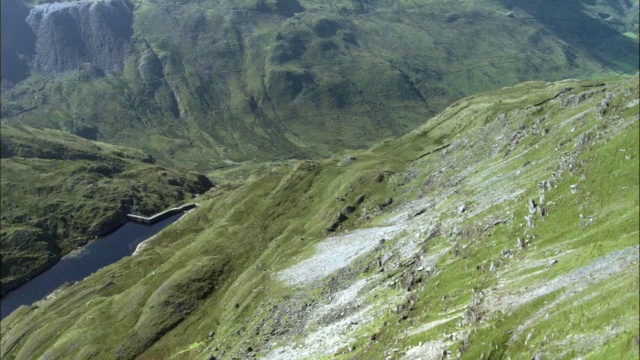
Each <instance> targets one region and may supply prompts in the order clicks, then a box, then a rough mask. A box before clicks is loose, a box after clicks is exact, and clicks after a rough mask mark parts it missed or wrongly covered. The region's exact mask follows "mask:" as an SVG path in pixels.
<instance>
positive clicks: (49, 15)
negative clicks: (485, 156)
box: [2, 0, 638, 171]
mask: <svg viewBox="0 0 640 360" xmlns="http://www.w3.org/2000/svg"><path fill="white" fill-rule="evenodd" d="M35 3H36V2H35V1H28V2H26V3H22V2H20V1H19V0H6V1H3V3H2V6H3V11H2V14H3V21H2V26H3V31H2V37H3V38H2V46H3V51H2V56H3V61H2V63H3V64H6V66H3V73H2V74H3V75H2V76H3V78H2V79H3V84H4V85H3V92H2V118H3V120H4V121H9V122H11V123H14V124H15V123H20V124H29V125H34V126H46V127H52V128H56V129H60V130H63V131H66V132H70V133H73V134H76V135H79V136H83V137H86V138H89V139H93V140H100V141H105V142H109V143H114V144H119V145H125V146H129V147H134V148H138V149H141V150H143V151H145V152H146V153H149V154H151V155H152V156H154V158H156V159H158V161H159V162H161V163H162V164H164V165H170V166H173V167H177V168H181V169H189V170H198V171H210V170H213V169H216V168H221V167H226V166H229V165H230V164H235V163H237V162H242V161H248V160H253V161H272V160H287V159H293V158H297V159H300V158H317V157H321V156H325V157H326V156H331V155H333V154H336V153H339V152H340V151H342V150H344V149H354V148H366V147H368V146H371V145H373V144H375V143H376V142H378V141H381V140H382V139H385V138H388V137H396V136H400V135H403V134H406V133H407V132H409V131H410V130H412V129H414V128H415V127H417V126H419V125H420V124H422V123H423V122H424V119H425V118H428V117H430V116H433V115H435V114H436V113H438V112H440V111H441V110H443V109H444V108H445V107H446V106H448V105H449V104H451V103H452V102H454V101H455V100H457V99H460V98H461V97H464V96H469V95H472V94H475V93H477V92H480V91H486V90H490V89H498V88H500V87H503V86H507V85H514V84H517V83H519V82H521V81H525V80H549V81H551V80H560V79H563V78H574V77H582V78H598V77H603V76H617V75H621V74H625V73H626V74H634V73H635V72H637V71H638V36H637V35H638V17H637V16H636V15H637V12H638V2H637V1H630V0H594V1H583V0H569V1H562V2H558V1H536V2H531V1H519V0H503V1H489V0H484V1H467V0H459V1H449V0H447V1H444V0H437V1H423V0H420V1H396V0H393V1H391V0H376V1H370V0H353V1H347V0H336V1H331V2H327V1H316V0H299V1H298V0H255V1H254V0H203V1H179V2H175V1H173V0H172V1H167V0H150V1H147V0H132V1H128V0H99V1H93V2H79V3H77V2H62V3H56V4H47V3H46V1H44V2H41V1H37V3H38V4H37V5H36V4H35ZM5 17H6V18H5ZM22 19H24V21H22ZM8 29H16V31H12V30H8ZM17 30H20V31H17ZM9 66H10V67H11V69H13V71H5V70H6V69H7V68H8V67H9Z"/></svg>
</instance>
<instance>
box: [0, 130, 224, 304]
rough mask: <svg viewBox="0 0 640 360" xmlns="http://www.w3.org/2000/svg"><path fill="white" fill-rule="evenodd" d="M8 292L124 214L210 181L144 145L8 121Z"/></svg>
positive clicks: (181, 197) (4, 163) (4, 141)
mask: <svg viewBox="0 0 640 360" xmlns="http://www.w3.org/2000/svg"><path fill="white" fill-rule="evenodd" d="M0 146H1V149H2V151H1V157H2V158H1V159H0V165H1V169H0V170H1V172H2V177H1V179H2V186H1V191H2V192H1V197H0V199H1V209H2V217H1V218H0V225H1V228H2V230H1V232H0V239H1V246H2V270H1V281H2V288H1V289H2V294H3V295H4V293H5V292H7V291H9V290H11V289H13V288H15V287H17V286H19V285H21V284H22V283H24V282H25V281H27V280H28V279H30V278H33V277H34V276H35V275H37V274H39V273H41V272H43V271H44V270H46V269H48V268H49V267H51V266H53V264H55V263H56V262H57V261H58V260H59V259H60V258H61V257H62V256H63V255H65V254H67V253H69V252H70V251H72V250H74V249H76V248H78V247H80V246H83V245H85V244H86V243H87V242H88V241H89V240H92V239H94V238H97V237H101V236H104V235H105V234H107V233H109V232H111V231H113V230H114V229H116V228H117V227H119V226H120V225H122V224H123V223H124V222H125V221H126V218H125V214H126V213H138V214H144V215H151V214H153V213H155V212H158V211H160V210H164V209H165V208H167V207H169V206H171V205H178V204H179V203H181V202H185V201H190V200H191V199H192V197H193V196H195V195H197V194H200V193H203V192H205V191H207V190H208V189H209V188H211V186H212V184H211V182H210V181H209V180H208V179H207V178H206V177H205V176H204V175H200V174H197V173H182V172H178V171H175V170H170V169H167V168H163V167H160V166H158V165H154V164H153V162H154V159H153V158H151V157H149V155H146V154H144V153H142V152H140V151H139V150H133V149H128V148H124V147H120V146H114V145H109V144H105V143H99V142H94V141H89V140H86V139H83V138H80V137H78V136H74V135H71V134H67V133H63V132H60V131H57V130H48V129H36V128H32V127H28V126H13V125H7V124H4V123H3V124H2V125H1V128H0Z"/></svg>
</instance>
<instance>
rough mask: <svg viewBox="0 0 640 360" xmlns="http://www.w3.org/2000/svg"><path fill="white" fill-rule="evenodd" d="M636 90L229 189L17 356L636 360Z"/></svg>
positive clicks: (473, 105) (506, 105)
mask: <svg viewBox="0 0 640 360" xmlns="http://www.w3.org/2000/svg"><path fill="white" fill-rule="evenodd" d="M638 91H639V89H638V77H637V75H636V76H634V77H632V78H628V79H617V80H607V81H575V80H566V81H562V82H557V83H545V82H528V83H524V84H520V85H518V86H515V87H510V88H504V89H501V90H497V91H493V92H488V93H483V94H478V95H476V96H473V97H469V98H465V99H462V100H460V101H458V102H456V103H454V104H452V106H450V107H449V108H447V109H446V110H445V111H444V112H442V113H441V114H439V115H438V116H436V117H434V118H432V119H430V120H428V121H427V122H426V123H425V124H424V125H423V126H421V127H420V128H418V129H416V130H414V131H412V132H411V133H409V134H408V135H406V136H404V137H402V138H399V139H394V140H387V141H384V142H382V143H380V144H378V145H376V146H375V147H373V148H371V149H370V150H362V151H353V152H349V153H347V154H345V155H340V156H335V157H333V158H331V159H327V160H320V161H301V162H298V163H296V164H293V165H284V166H282V167H279V168H273V169H271V170H270V171H268V172H266V173H265V174H264V175H263V176H262V177H261V178H259V179H258V180H255V181H252V182H248V183H246V184H245V185H243V186H240V187H238V186H231V187H226V186H224V185H223V186H219V187H217V188H215V189H213V190H211V191H209V192H208V193H206V194H205V195H203V196H202V197H201V198H200V199H199V202H200V204H201V207H200V208H198V209H196V210H194V211H193V212H192V213H190V214H189V215H188V216H186V217H185V218H184V219H183V220H181V221H180V222H179V223H176V224H175V225H172V226H170V227H168V228H167V229H166V230H165V231H163V232H162V233H160V234H159V235H158V236H156V237H155V238H154V239H153V240H150V241H149V242H148V245H147V246H146V247H145V249H143V251H141V252H140V253H139V254H138V255H136V256H134V257H128V258H125V259H123V260H121V261H120V262H118V263H116V264H114V265H112V266H109V267H106V268H104V269H101V270H100V271H98V272H96V273H95V274H93V275H92V276H90V277H89V278H87V279H85V280H84V281H83V282H80V283H78V284H76V285H72V286H69V287H66V288H62V289H59V290H58V291H57V292H55V294H54V296H52V297H51V298H49V299H47V300H43V301H40V302H38V303H37V305H35V306H31V307H21V308H19V309H18V310H17V311H16V312H15V313H13V314H12V315H10V316H9V317H7V318H6V319H5V320H4V321H3V322H2V324H1V325H0V328H1V329H2V340H1V341H2V347H1V349H2V356H3V357H6V358H10V359H22V358H32V357H37V356H48V355H51V354H56V355H57V356H63V357H64V356H66V355H69V356H73V355H75V356H77V357H79V358H91V357H94V358H100V357H116V358H123V359H129V358H140V359H147V358H148V359H157V358H168V357H172V358H178V359H180V358H184V359H192V358H202V359H211V358H223V359H224V358H238V357H239V358H250V357H264V358H270V359H284V358H291V357H296V358H319V357H320V358H322V357H325V358H387V357H389V356H391V357H392V358H406V359H414V358H415V359H417V358H434V359H435V358H439V357H440V356H442V354H444V353H445V351H446V353H448V354H452V355H453V354H459V355H461V356H463V357H468V358H495V357H499V358H506V357H509V356H511V357H521V356H523V355H524V356H527V357H535V356H545V357H556V356H589V357H592V358H603V359H604V358H607V356H609V355H610V354H611V353H612V352H613V353H616V354H618V355H620V356H623V357H627V356H628V357H629V358H631V357H633V356H635V354H637V352H638V347H637V344H636V343H635V342H634V340H633V339H634V338H635V337H636V336H637V327H636V326H637V320H638V314H639V311H638V306H637V304H638V303H639V302H638V295H637V294H638V291H637V289H638V286H639V283H638V279H637V276H636V275H637V269H638V260H639V259H638V232H637V228H638V226H639V225H638V203H637V198H638V197H637V195H638V193H637V191H638V189H637V186H635V184H637V183H638V158H639V156H638V153H637V150H638V147H639V144H638V141H639V138H638V133H639V132H638V101H637V99H638ZM623 150H624V151H623ZM220 209H225V211H224V213H221V212H220ZM336 219H341V220H340V223H339V224H338V226H336V227H335V229H334V230H336V231H333V232H328V231H327V228H329V227H330V226H331V225H332V223H334V222H335V221H336ZM229 244H233V246H229ZM109 279H112V280H113V285H112V286H110V287H108V288H105V287H103V286H102V285H103V284H104V283H105V282H106V281H107V280H109ZM613 298H615V299H618V300H616V301H606V300H607V299H613ZM85 304H88V305H85ZM576 304H578V305H576ZM56 314H65V316H63V317H56ZM603 329H610V330H605V331H604V332H603ZM97 339H100V340H99V341H96V340H97ZM583 339H586V340H583ZM605 342H606V343H607V344H608V346H603V344H604V343H605ZM72 354H73V355H72ZM536 354H539V355H536Z"/></svg>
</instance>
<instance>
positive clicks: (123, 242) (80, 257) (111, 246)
mask: <svg viewBox="0 0 640 360" xmlns="http://www.w3.org/2000/svg"><path fill="white" fill-rule="evenodd" d="M181 216H182V214H177V215H174V216H172V217H170V218H167V219H165V220H163V221H160V222H157V223H155V224H153V225H139V224H135V223H132V222H128V223H126V224H124V225H123V226H121V227H120V228H119V229H118V230H116V231H114V232H113V233H111V234H109V235H108V236H106V237H104V238H102V239H100V240H97V241H95V242H93V243H91V244H89V245H87V246H85V247H84V248H83V249H82V251H81V252H80V253H79V254H77V255H71V256H70V255H67V256H65V257H63V258H62V260H60V262H58V263H57V264H56V265H55V266H54V267H52V268H51V269H49V270H47V271H45V272H44V273H42V274H40V275H39V276H37V277H36V278H34V279H32V280H31V281H29V282H28V283H26V284H24V285H22V286H21V287H19V288H17V289H15V290H13V291H12V292H10V293H8V294H7V295H5V297H4V298H2V300H1V301H0V312H1V318H2V319H4V318H5V317H6V316H8V315H9V314H11V313H12V312H13V311H14V310H15V309H17V308H18V307H19V306H20V305H30V304H32V303H34V302H35V301H38V300H41V299H43V298H44V297H45V296H47V295H49V294H51V293H52V292H53V291H54V290H55V289H57V288H58V287H59V286H60V285H62V284H64V283H65V282H74V281H80V280H82V279H84V278H85V277H87V276H89V275H90V274H91V273H94V272H96V271H97V270H99V269H100V268H102V267H105V266H107V265H110V264H113V263H114V262H116V261H118V260H120V259H122V258H123V257H125V256H128V255H131V254H133V252H134V251H135V250H136V247H137V246H138V244H140V243H141V242H142V241H144V240H146V239H148V238H150V237H151V236H153V235H155V234H156V233H158V232H159V231H160V230H162V229H164V228H165V227H166V226H167V225H169V224H171V223H173V222H175V221H176V220H178V219H179V218H180V217H181Z"/></svg>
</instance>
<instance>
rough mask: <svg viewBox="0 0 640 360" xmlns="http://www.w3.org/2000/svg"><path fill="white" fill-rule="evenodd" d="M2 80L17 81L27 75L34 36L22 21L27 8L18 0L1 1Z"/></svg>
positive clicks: (26, 13)
mask: <svg viewBox="0 0 640 360" xmlns="http://www.w3.org/2000/svg"><path fill="white" fill-rule="evenodd" d="M1 14H2V42H1V43H2V80H8V81H10V82H12V83H17V82H19V81H21V80H24V79H25V78H26V77H27V76H28V75H29V67H28V65H27V59H28V58H30V57H31V56H32V55H33V50H34V46H35V36H34V35H33V32H32V31H31V29H30V28H29V26H28V25H27V23H26V22H25V21H24V18H26V17H27V15H28V14H29V8H28V7H27V6H26V5H25V4H23V3H22V2H21V1H19V0H3V1H2V13H1Z"/></svg>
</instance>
